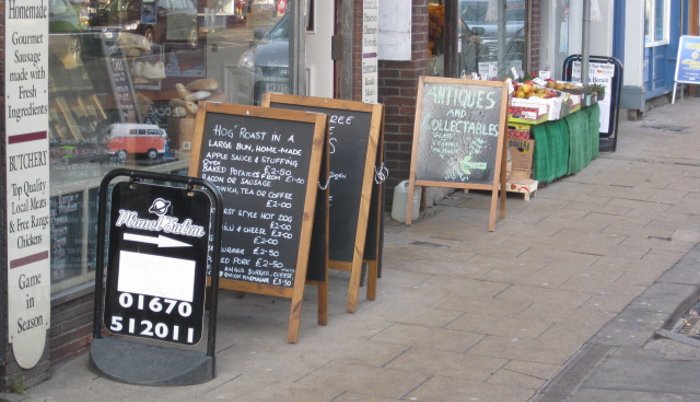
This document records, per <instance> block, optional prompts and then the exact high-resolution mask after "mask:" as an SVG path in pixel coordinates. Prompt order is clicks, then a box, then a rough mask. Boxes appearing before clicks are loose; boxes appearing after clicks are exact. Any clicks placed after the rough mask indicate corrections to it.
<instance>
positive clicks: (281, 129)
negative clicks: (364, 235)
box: [190, 103, 326, 342]
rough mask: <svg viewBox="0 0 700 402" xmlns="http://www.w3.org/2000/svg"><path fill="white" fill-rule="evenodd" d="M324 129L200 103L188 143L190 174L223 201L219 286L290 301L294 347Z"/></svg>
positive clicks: (292, 114)
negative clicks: (209, 184)
mask: <svg viewBox="0 0 700 402" xmlns="http://www.w3.org/2000/svg"><path fill="white" fill-rule="evenodd" d="M325 124H326V121H325V116H324V115H321V114H310V113H302V112H296V111H275V110H272V109H268V108H261V107H254V106H241V105H227V104H213V103H203V105H201V106H200V111H199V112H198V114H197V123H196V128H195V138H194V140H193V142H192V143H193V151H192V153H193V154H192V158H191V161H190V175H196V176H199V177H201V178H203V179H206V180H209V181H210V182H212V183H213V184H214V185H215V186H217V187H218V189H219V190H220V191H221V193H222V195H223V199H224V211H223V212H224V218H223V233H222V246H221V268H220V269H221V272H220V277H221V280H220V282H219V283H220V287H221V288H225V289H231V290H238V291H244V292H252V293H259V294H267V295H274V296H280V297H290V298H292V317H290V341H292V342H295V341H296V332H298V318H299V315H300V310H301V306H300V303H301V299H302V296H303V289H304V281H305V275H306V270H307V263H308V257H309V245H310V241H311V228H312V225H313V218H314V215H315V213H314V210H315V201H316V195H317V183H318V177H319V171H320V168H321V157H322V150H323V145H324V131H325V127H326V126H325ZM295 320H296V321H295ZM292 326H296V329H295V328H292Z"/></svg>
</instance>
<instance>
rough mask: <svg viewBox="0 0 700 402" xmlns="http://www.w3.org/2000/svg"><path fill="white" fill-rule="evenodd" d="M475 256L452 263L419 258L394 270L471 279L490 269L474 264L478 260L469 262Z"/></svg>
mask: <svg viewBox="0 0 700 402" xmlns="http://www.w3.org/2000/svg"><path fill="white" fill-rule="evenodd" d="M475 256H476V255H473V256H472V257H467V258H465V259H464V260H455V261H452V262H449V261H442V260H429V259H425V258H420V259H416V260H413V261H411V262H407V263H406V264H403V265H402V266H401V267H397V268H396V269H399V270H401V271H407V272H417V273H424V274H430V275H431V276H442V275H445V276H451V277H462V278H473V277H477V276H479V275H480V274H482V273H484V272H488V271H489V270H490V269H491V268H490V267H487V266H482V265H479V264H477V263H475V262H476V261H478V260H474V261H471V258H473V257H475Z"/></svg>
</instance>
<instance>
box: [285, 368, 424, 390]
mask: <svg viewBox="0 0 700 402" xmlns="http://www.w3.org/2000/svg"><path fill="white" fill-rule="evenodd" d="M427 378H428V376H426V375H424V374H419V373H411V372H406V371H400V370H392V369H387V368H376V367H371V366H365V365H361V364H356V363H339V362H330V363H328V364H327V365H325V366H323V367H320V368H319V369H318V370H316V371H314V372H313V373H311V374H309V375H308V376H306V377H304V378H302V379H301V380H299V381H298V382H297V383H298V384H299V385H306V386H309V387H320V388H332V389H337V390H339V391H345V392H353V393H358V394H363V395H367V396H371V397H378V398H394V399H399V398H401V397H402V396H403V395H406V394H407V393H409V392H410V391H411V390H414V389H416V387H418V386H419V385H420V384H422V383H423V382H425V380H426V379H427Z"/></svg>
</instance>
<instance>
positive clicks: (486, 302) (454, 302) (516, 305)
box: [432, 294, 532, 317]
mask: <svg viewBox="0 0 700 402" xmlns="http://www.w3.org/2000/svg"><path fill="white" fill-rule="evenodd" d="M530 304H532V303H523V302H521V301H515V300H505V299H498V298H489V297H476V296H472V295H469V294H450V295H448V296H445V297H444V298H443V299H442V300H440V301H439V302H437V303H435V304H433V305H432V307H436V308H444V309H447V310H456V311H462V312H465V313H479V314H485V315H494V316H499V317H515V316H516V315H517V314H518V313H520V312H521V311H523V310H525V309H526V308H527V307H528V306H529V305H530Z"/></svg>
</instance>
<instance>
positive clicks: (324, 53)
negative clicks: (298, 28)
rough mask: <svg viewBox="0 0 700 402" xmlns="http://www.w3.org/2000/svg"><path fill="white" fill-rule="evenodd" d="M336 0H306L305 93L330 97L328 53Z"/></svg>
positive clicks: (329, 60) (331, 70) (333, 26)
mask: <svg viewBox="0 0 700 402" xmlns="http://www.w3.org/2000/svg"><path fill="white" fill-rule="evenodd" d="M334 3H335V2H333V1H328V0H306V5H307V11H306V12H307V14H306V21H307V23H306V38H305V40H306V45H305V46H306V60H305V62H306V69H305V73H306V76H305V82H306V91H305V93H306V94H308V95H311V96H321V97H326V98H332V97H333V81H334V80H333V78H334V77H333V72H334V64H333V58H332V53H331V48H332V40H333V35H334V33H335V5H334Z"/></svg>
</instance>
